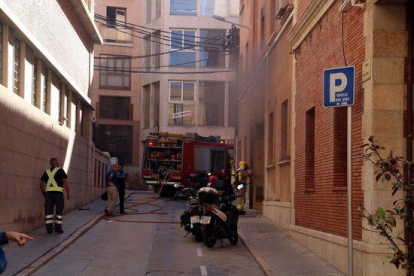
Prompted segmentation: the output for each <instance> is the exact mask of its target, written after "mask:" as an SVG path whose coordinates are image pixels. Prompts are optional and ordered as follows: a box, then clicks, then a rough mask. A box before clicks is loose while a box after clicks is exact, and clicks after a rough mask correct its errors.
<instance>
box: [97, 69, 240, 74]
mask: <svg viewBox="0 0 414 276" xmlns="http://www.w3.org/2000/svg"><path fill="white" fill-rule="evenodd" d="M94 70H95V71H99V72H109V73H132V74H134V73H139V74H177V75H196V74H215V73H226V72H234V71H236V69H226V70H214V71H202V72H197V71H187V72H179V71H177V72H173V71H167V72H158V71H136V70H118V69H117V70H108V69H96V68H95V69H94Z"/></svg>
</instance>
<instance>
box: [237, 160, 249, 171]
mask: <svg viewBox="0 0 414 276" xmlns="http://www.w3.org/2000/svg"><path fill="white" fill-rule="evenodd" d="M246 166H247V167H248V166H249V164H247V162H246V161H240V162H239V168H240V169H244V168H245V167H246Z"/></svg>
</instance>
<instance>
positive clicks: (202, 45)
mask: <svg viewBox="0 0 414 276" xmlns="http://www.w3.org/2000/svg"><path fill="white" fill-rule="evenodd" d="M95 22H97V23H98V24H100V25H101V26H106V27H107V28H112V29H115V30H117V31H118V32H121V33H124V34H127V35H130V36H133V37H136V38H140V39H143V40H145V41H150V42H154V43H158V44H161V45H166V46H172V43H180V44H182V42H183V40H180V41H178V40H176V41H173V40H171V39H165V38H162V39H161V38H160V37H159V36H158V35H154V34H152V35H151V34H148V35H147V36H150V37H154V38H158V39H160V40H164V41H168V42H171V43H163V42H160V41H157V40H152V39H151V38H147V37H146V36H144V37H143V36H137V35H134V34H132V33H129V32H126V31H123V30H121V29H119V28H116V27H115V26H114V25H107V24H104V23H101V22H99V21H95ZM121 28H122V29H125V30H126V29H128V30H130V29H129V28H124V27H123V26H122V27H121ZM138 33H141V32H138ZM213 39H214V38H211V39H210V41H211V40H213ZM206 41H207V40H206ZM222 41H223V44H210V45H209V47H206V48H219V47H221V48H222V47H223V46H224V38H223V39H222ZM192 43H195V44H190V45H188V46H187V47H188V49H191V50H194V51H205V50H203V49H195V47H205V46H206V45H207V44H205V43H206V42H204V41H203V42H193V41H192ZM186 44H188V43H184V45H186ZM211 45H214V47H213V46H211ZM216 46H219V47H216ZM193 48H194V49H193ZM183 49H184V48H183ZM209 51H211V49H210V50H209ZM215 52H225V50H218V51H215Z"/></svg>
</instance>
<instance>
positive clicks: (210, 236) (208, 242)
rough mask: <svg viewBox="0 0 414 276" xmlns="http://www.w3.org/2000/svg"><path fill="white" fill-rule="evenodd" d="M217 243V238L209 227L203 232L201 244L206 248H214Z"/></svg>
mask: <svg viewBox="0 0 414 276" xmlns="http://www.w3.org/2000/svg"><path fill="white" fill-rule="evenodd" d="M216 241H217V236H216V234H215V233H214V231H213V229H211V227H207V228H205V229H204V231H203V242H204V245H205V246H207V247H208V248H212V247H214V245H215V244H216Z"/></svg>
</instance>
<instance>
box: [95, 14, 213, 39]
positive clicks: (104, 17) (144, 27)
mask: <svg viewBox="0 0 414 276" xmlns="http://www.w3.org/2000/svg"><path fill="white" fill-rule="evenodd" d="M95 17H99V18H102V19H105V20H107V21H111V22H114V21H118V22H122V23H125V24H128V25H131V26H135V27H138V28H142V29H147V30H152V31H160V32H162V33H168V34H172V32H168V31H163V30H159V29H154V28H150V27H146V26H142V25H137V24H133V23H129V22H126V21H122V20H116V19H113V18H109V17H106V16H104V15H101V14H98V13H95ZM150 33H151V32H150ZM188 37H194V38H202V39H208V37H202V36H190V35H189V36H188Z"/></svg>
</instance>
